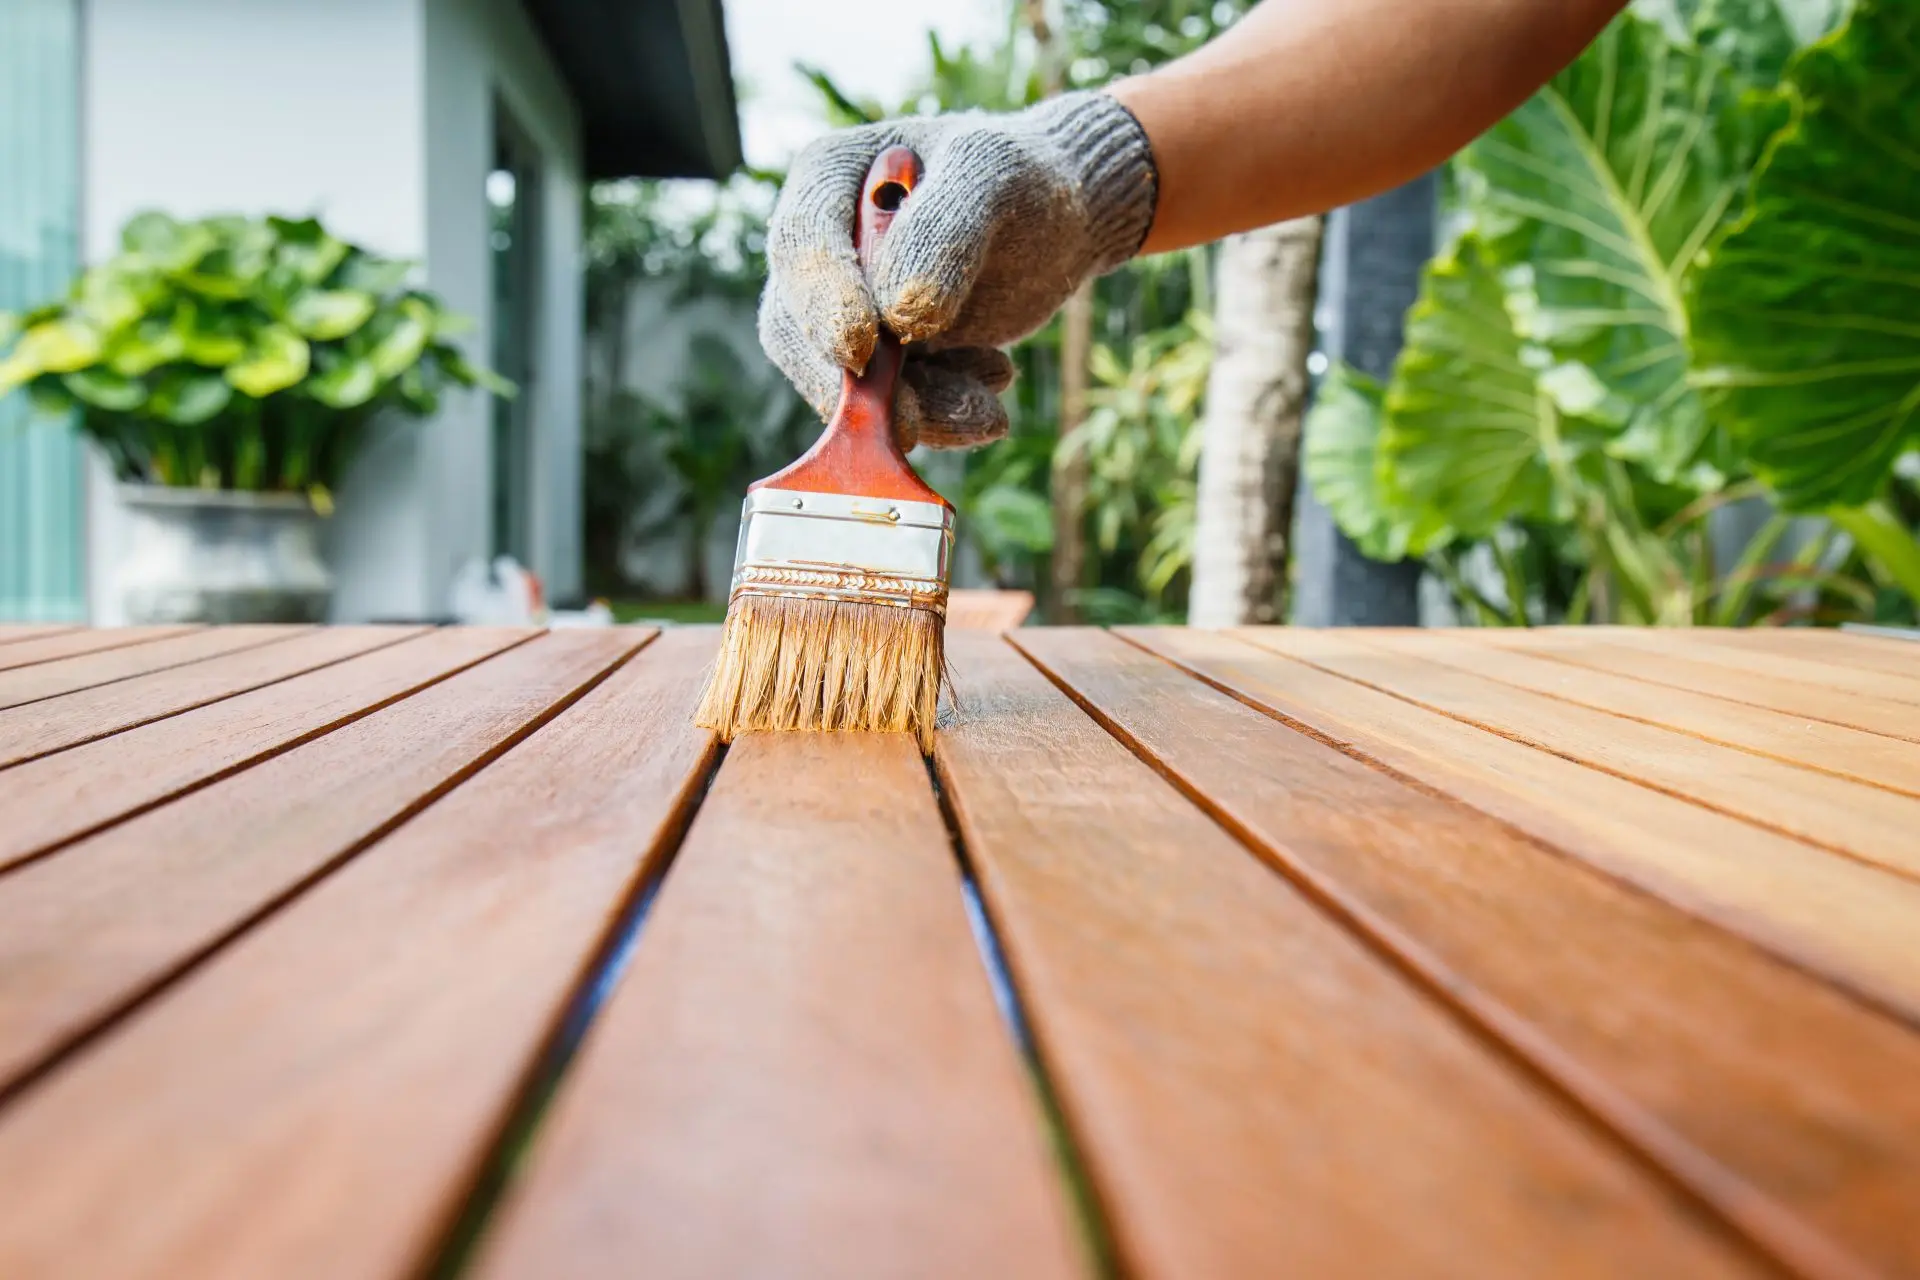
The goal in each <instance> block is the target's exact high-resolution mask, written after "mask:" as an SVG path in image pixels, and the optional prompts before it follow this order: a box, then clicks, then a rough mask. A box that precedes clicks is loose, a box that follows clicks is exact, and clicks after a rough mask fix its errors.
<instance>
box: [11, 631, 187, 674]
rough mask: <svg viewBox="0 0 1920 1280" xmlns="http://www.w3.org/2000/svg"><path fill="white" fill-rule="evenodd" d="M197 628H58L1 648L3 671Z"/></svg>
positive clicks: (141, 642) (137, 642)
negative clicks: (73, 629) (76, 629)
mask: <svg viewBox="0 0 1920 1280" xmlns="http://www.w3.org/2000/svg"><path fill="white" fill-rule="evenodd" d="M196 629H197V628H194V627H103V628H101V629H99V630H96V631H58V632H53V633H50V634H47V635H43V636H35V637H29V638H27V639H24V640H21V641H20V642H19V643H17V644H9V645H7V646H6V647H4V648H0V671H11V670H13V669H14V668H16V667H25V666H30V665H32V664H33V663H36V662H53V661H56V660H58V659H60V658H71V657H74V656H75V655H77V654H82V653H97V652H99V651H100V650H102V649H118V648H121V647H123V646H125V645H130V644H146V643H147V642H148V641H150V640H161V639H164V638H165V637H167V636H177V635H179V634H181V633H182V632H185V631H193V630H196Z"/></svg>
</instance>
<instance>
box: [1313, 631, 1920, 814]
mask: <svg viewBox="0 0 1920 1280" xmlns="http://www.w3.org/2000/svg"><path fill="white" fill-rule="evenodd" d="M1347 634H1348V635H1350V636H1352V637H1353V638H1354V640H1355V642H1356V643H1360V644H1365V645H1368V646H1371V647H1374V648H1379V649H1385V650H1387V651H1389V652H1400V653H1409V654H1413V655H1415V656H1417V657H1421V658H1426V659H1430V660H1432V661H1434V662H1439V663H1442V664H1444V665H1446V666H1449V667H1453V668H1456V669H1458V670H1461V671H1470V672H1472V673H1474V674H1475V675H1480V676H1485V677H1487V678H1489V679H1492V680H1496V681H1499V682H1500V683H1502V684H1510V685H1513V686H1515V687H1516V688H1521V689H1529V690H1532V691H1533V692H1535V693H1544V694H1547V695H1549V696H1550V697H1555V698H1562V699H1564V700H1566V701H1568V702H1573V703H1578V704H1579V705H1581V706H1585V707H1592V708H1594V709H1596V710H1599V711H1608V712H1611V713H1613V714H1614V715H1617V716H1625V717H1627V718H1628V719H1632V720H1638V721H1641V722H1642V723H1645V724H1651V725H1658V726H1662V727H1665V728H1669V729H1678V730H1681V731H1682V732H1685V733H1690V734H1693V735H1695V736H1696V737H1700V738H1705V739H1707V740H1708V741H1710V742H1718V743H1721V744H1722V745H1725V746H1731V747H1738V748H1740V749H1742V750H1745V751H1751V752H1754V753H1755V754H1758V755H1763V756H1770V757H1772V758H1773V759H1776V760H1780V761H1783V762H1785V763H1788V764H1794V765H1798V766H1800V767H1801V768H1806V769H1817V770H1819V771H1821V772H1823V773H1831V774H1834V775H1836V776H1838V777H1843V778H1849V779H1851V780H1853V781H1855V782H1867V783H1872V784H1874V785H1876V786H1882V787H1886V788H1888V789H1889V790H1893V791H1901V792H1904V793H1906V794H1907V795H1920V744H1917V743H1912V742H1906V741H1903V740H1901V739H1898V738H1889V737H1886V736H1885V735H1883V734H1878V733H1868V732H1866V731H1864V730H1861V729H1850V728H1847V727H1846V726H1844V725H1835V724H1828V723H1826V722H1825V721H1823V720H1808V719H1806V718H1805V717H1802V716H1790V715H1787V714H1785V713H1784V712H1779V711H1773V710H1769V709H1767V708H1764V707H1750V706H1746V705H1744V704H1742V703H1736V702H1727V701H1725V700H1723V699H1720V698H1710V697H1707V696H1706V695H1704V694H1698V693H1688V692H1686V691H1684V690H1680V689H1672V688H1667V687H1664V686H1661V685H1653V684H1647V683H1646V682H1644V681H1640V680H1634V679H1631V678H1629V677H1626V676H1616V675H1610V674H1608V673H1606V672H1603V671H1594V670H1591V669H1588V668H1583V667H1575V666H1571V665H1569V664H1567V663H1564V662H1551V661H1548V660H1547V659H1546V658H1543V657H1539V656H1536V655H1534V654H1531V653H1527V652H1524V651H1515V650H1513V649H1511V648H1495V647H1490V646H1488V645H1483V644H1478V643H1476V642H1475V640H1474V638H1473V636H1472V635H1470V634H1467V633H1462V632H1431V631H1430V632H1419V631H1400V632H1392V633H1381V634H1374V633H1370V632H1369V633H1364V634H1363V633H1358V632H1349V633H1347Z"/></svg>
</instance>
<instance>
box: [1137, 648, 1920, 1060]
mask: <svg viewBox="0 0 1920 1280" xmlns="http://www.w3.org/2000/svg"><path fill="white" fill-rule="evenodd" d="M1121 634H1123V635H1126V636H1128V637H1129V638H1131V639H1134V640H1136V641H1138V642H1139V643H1141V644H1143V645H1145V646H1147V647H1148V648H1151V649H1153V650H1155V651H1156V652H1159V653H1162V654H1165V655H1166V656H1168V657H1170V658H1172V659H1173V660H1175V661H1176V662H1179V663H1181V664H1182V665H1184V666H1186V667H1188V668H1190V669H1192V670H1195V671H1197V672H1199V673H1201V674H1202V675H1204V676H1206V677H1207V678H1208V679H1209V680H1213V681H1215V682H1217V683H1219V684H1220V685H1222V686H1223V687H1225V688H1227V689H1229V690H1231V691H1232V692H1233V693H1235V694H1236V695H1238V696H1240V697H1243V698H1246V699H1247V700H1249V701H1251V702H1253V703H1255V704H1257V705H1259V706H1262V707H1266V708H1268V709H1270V710H1272V711H1273V712H1275V713H1276V714H1278V715H1281V716H1283V717H1285V718H1286V719H1287V720H1289V721H1291V722H1293V723H1295V724H1299V725H1302V726H1304V727H1305V728H1306V729H1308V730H1309V731H1310V732H1312V733H1314V734H1317V735H1320V736H1322V737H1324V738H1326V739H1327V740H1328V741H1331V742H1333V743H1335V744H1337V745H1340V746H1342V747H1343V748H1346V749H1350V750H1352V751H1355V752H1357V753H1359V754H1361V755H1363V756H1365V757H1367V758H1369V759H1371V760H1375V761H1378V762H1380V763H1381V764H1384V765H1385V766H1387V767H1388V768H1391V769H1394V770H1396V771H1398V772H1399V773H1401V774H1403V775H1405V776H1408V777H1411V778H1414V779H1417V780H1419V781H1420V782H1422V783H1424V784H1425V785H1428V786H1431V787H1434V788H1436V789H1438V790H1440V791H1443V792H1446V793H1447V794H1449V795H1453V796H1457V797H1459V798H1460V799H1462V800H1464V801H1466V802H1467V803H1468V804H1471V805H1472V806H1474V807H1475V808H1477V809H1481V810H1483V811H1484V812H1486V813H1489V814H1491V815H1493V816H1494V817H1496V818H1498V819H1500V820H1501V821H1503V822H1506V823H1509V824H1511V825H1512V826H1514V827H1516V828H1518V829H1519V830H1521V831H1523V832H1526V833H1527V834H1529V835H1531V836H1533V837H1535V838H1537V839H1539V840H1541V841H1542V842H1544V843H1545V844H1547V845H1550V846H1553V847H1555V848H1557V849H1560V850H1563V851H1564V852H1566V853H1567V854H1568V855H1570V856H1573V857H1576V858H1579V859H1580V860H1582V861H1584V862H1586V863H1588V864H1590V865H1592V866H1594V867H1597V868H1599V869H1600V870H1603V871H1605V872H1607V873H1608V874H1610V875H1613V876H1615V877H1617V878H1618V879H1620V880H1623V881H1625V882H1626V883H1628V884H1631V885H1634V886H1636V887H1638V888H1640V889H1642V890H1645V891H1646V892H1648V893H1651V894H1653V895H1655V896H1657V897H1659V898H1661V899H1663V900H1665V901H1667V902H1670V903H1673V904H1674V905H1676V906H1679V907H1681V908H1682V909H1684V910H1687V911H1690V912H1692V913H1694V914H1696V915H1698V916H1700V917H1701V918H1703V919H1706V920H1709V921H1711V922H1713V923H1715V924H1717V925H1719V926H1721V927H1723V928H1726V929H1729V930H1731V931H1733V932H1736V933H1739V934H1742V935H1744V936H1745V937H1747V938H1750V939H1751V940H1753V941H1754V942H1755V943H1757V944H1758V945H1760V946H1762V947H1764V948H1766V949H1767V950H1769V951H1772V952H1773V953H1774V954H1776V955H1778V956H1780V957H1782V958H1783V959H1786V960H1788V961H1790V962H1793V963H1796V964H1799V965H1801V966H1802V967H1804V968H1807V969H1809V970H1811V971H1813V972H1815V973H1818V974H1821V975H1824V976H1825V977H1827V978H1828V979H1829V980H1831V981H1833V982H1834V983H1836V984H1837V985H1839V986H1842V987H1844V988H1846V989H1847V990H1849V991H1852V992H1855V993H1857V994H1859V995H1861V996H1863V997H1864V998H1866V999H1868V1000H1870V1001H1873V1002H1875V1003H1878V1004H1880V1005H1882V1006H1884V1007H1886V1008H1889V1009H1892V1010H1895V1011H1898V1012H1900V1013H1901V1014H1903V1015H1904V1016H1905V1017H1906V1018H1908V1019H1910V1020H1911V1021H1912V1022H1914V1023H1915V1024H1916V1025H1920V951H1916V949H1915V948H1914V945H1913V939H1914V938H1915V937H1916V936H1920V885H1916V884H1915V883H1914V882H1913V881H1911V880H1907V879H1904V878H1902V877H1899V876H1895V875H1892V874H1890V873H1887V872H1884V871H1880V870H1877V869H1875V868H1873V867H1869V866H1867V865H1865V864H1863V863H1859V862H1855V861H1852V860H1851V859H1847V858H1839V857H1835V856H1834V855H1832V854H1830V853H1827V852H1825V851H1824V850H1821V849H1816V848H1814V847H1812V846H1810V845H1807V844H1804V843H1802V842H1800V841H1797V840H1793V839H1791V838H1789V837H1786V836H1781V835H1777V834H1775V833H1773V832H1770V831H1767V830H1764V829H1762V828H1759V827H1755V826H1752V825H1750V824H1748V823H1744V822H1741V821H1739V820H1737V819H1734V818H1729V817H1726V816H1725V815H1723V814H1719V813H1715V812H1713V811H1712V810H1709V809H1702V808H1700V807H1699V806H1697V805H1693V804H1690V803H1688V802H1686V801H1683V800H1676V799H1674V798H1672V797H1671V796H1667V795H1665V794H1663V793H1661V792H1658V791H1651V790H1648V789H1647V788H1645V787H1642V786H1639V785H1637V784H1635V783H1631V782H1626V781H1624V780H1622V779H1619V778H1616V777H1614V776H1613V775H1611V774H1607V773H1602V772H1600V771H1598V770H1596V769H1590V768H1587V767H1586V766H1584V765H1579V764H1575V763H1573V762H1571V761H1568V760H1564V759H1562V758H1560V757H1559V756H1554V755H1549V754H1548V753H1546V752H1544V751H1538V750H1535V749H1534V748H1532V747H1528V746H1523V745H1521V744H1520V743H1517V742H1514V741H1512V740H1510V739H1507V738H1502V737H1499V736H1498V735H1496V734H1491V733H1487V732H1485V731H1484V730H1481V729H1478V728H1475V727H1473V726H1472V725H1468V724H1465V723H1462V722H1461V721H1459V720H1455V719H1453V718H1451V717H1448V716H1444V715H1441V714H1439V713H1437V712H1432V711H1426V710H1423V709H1422V708H1419V707H1416V706H1413V705H1411V704H1409V703H1406V702H1403V701H1401V700H1400V699H1398V698H1394V697H1390V696H1388V695H1387V694H1383V693H1379V692H1377V691H1375V690H1372V689H1369V688H1367V687H1366V686H1364V685H1360V684H1356V683H1354V682H1352V681H1349V680H1345V679H1343V678H1341V677H1339V676H1334V675H1329V674H1328V673H1326V672H1324V671H1321V670H1319V669H1318V668H1316V667H1311V666H1307V665H1305V664H1303V663H1299V662H1295V661H1293V660H1290V659H1287V658H1283V657H1281V656H1280V655H1278V654H1275V653H1272V652H1270V651H1268V650H1263V649H1259V648H1257V647H1254V646H1252V645H1249V644H1246V643H1243V642H1242V641H1240V640H1237V639H1234V638H1232V637H1230V636H1227V635H1223V634H1219V633H1208V632H1197V631H1196V632H1189V631H1180V630H1176V629H1172V628H1166V629H1155V628H1144V629H1133V628H1127V629H1123V631H1122V633H1121ZM1836 920H1844V921H1846V922H1847V925H1846V928H1844V929H1836V928H1834V922H1835V921H1836Z"/></svg>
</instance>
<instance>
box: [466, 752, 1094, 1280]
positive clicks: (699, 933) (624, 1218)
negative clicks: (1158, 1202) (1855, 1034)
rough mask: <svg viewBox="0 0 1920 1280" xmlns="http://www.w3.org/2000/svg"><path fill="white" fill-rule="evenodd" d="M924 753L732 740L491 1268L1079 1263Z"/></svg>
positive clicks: (777, 1271) (984, 1270)
mask: <svg viewBox="0 0 1920 1280" xmlns="http://www.w3.org/2000/svg"><path fill="white" fill-rule="evenodd" d="M1070 1221H1071V1220H1070V1219H1069V1217H1068V1215H1067V1212H1066V1204H1065V1203H1064V1197H1063V1195H1062V1193H1061V1187H1060V1184H1059V1181H1058V1179H1057V1177H1056V1175H1055V1170H1054V1166H1053V1160H1052V1154H1051V1152H1050V1151H1049V1150H1048V1146H1047V1140H1046V1136H1045V1128H1044V1125H1043V1120H1042V1115H1041V1112H1040V1108H1039V1107H1038V1105H1037V1104H1036V1100H1035V1098H1034V1096H1033V1094H1032V1092H1031V1091H1030V1089H1029V1088H1028V1086H1027V1083H1026V1080H1025V1078H1024V1075H1023V1071H1022V1067H1021V1064H1020V1061H1019V1058H1018V1056H1017V1053H1016V1051H1015V1049H1014V1046H1013V1043H1012V1041H1011V1040H1010V1038H1009V1036H1008V1033H1007V1032H1006V1031H1005V1030H1004V1029H1003V1027H1002V1024H1001V1022H1000V1018H999V1015H998V1013H997V1012H996V1011H995V1008H994V1001H993V993H992V990H991V988H990V987H989V985H988V982H987V977H986V971H985V970H984V968H983V967H982V965H981V961H980V957H979V955H978V953H977V952H976V950H975V947H974V942H973V939H972V936H971V934H970V931H969V928H968V925H967V920H966V913H965V909H964V906H963V900H962V895H961V880H960V874H959V869H958V867H957V865H956V863H955V861H954V855H953V849H952V846H951V844H950V842H949V838H948V835H947V830H946V827H945V825H944V824H943V823H942V820H941V817H940V813H939V809H938V807H937V805H936V804H935V801H934V797H933V790H932V787H931V786H930V785H929V782H928V778H927V772H926V768H925V766H924V765H923V764H922V763H921V760H920V756H919V753H918V752H916V751H915V750H914V748H913V743H912V741H911V740H910V739H908V738H906V737H904V736H900V735H892V736H883V735H873V736H858V735H833V736H816V735H800V734H782V735H775V736H767V735H753V736H749V737H747V738H744V739H742V740H741V741H740V742H738V743H737V744H735V746H734V747H733V749H732V751H731V752H730V753H729V754H728V756H727V760H726V763H725V765H723V766H722V768H721V770H720V774H719V777H718V778H717V779H716V781H715V783H714V787H713V790H712V792H711V793H710V794H709V795H708V797H707V800H706V802H705V803H704V804H703V805H702V806H701V809H700V815H699V817H698V818H697V819H696V820H695V822H694V825H693V829H692V830H691V831H690V832H689V833H688V836H687V842H686V845H685V847H684V848H683V849H682V850H681V852H680V855H679V857H677V858H676V859H675V860H674V864H673V870H672V871H671V873H670V874H669V875H668V877H667V880H666V883H665V885H664V886H663V887H662V889H661V891H660V896H659V897H658V899H656V901H655V903H654V905H653V908H652V911H651V913H650V915H649V916H648V919H647V923H646V928H645V931H644V932H643V933H642V934H641V939H640V943H639V946H638V948H637V949H636V951H635V954H634V958H633V963H632V966H631V967H630V969H629V970H628V972H627V975H626V977H625V978H624V979H623V980H622V983H621V986H620V988H619V990H618V991H617V992H616V993H615V994H614V996H613V998H612V1000H611V1002H610V1003H609V1005H608V1007H607V1008H606V1009H605V1010H604V1011H603V1012H602V1014H601V1016H600V1018H599V1020H598V1021H597V1022H596V1024H595V1026H594V1030H593V1034H592V1036H591V1037H590V1038H589V1040H588V1042H587V1046H586V1048H585V1050H584V1051H583V1053H582V1057H581V1061H580V1062H579V1063H577V1064H576V1066H575V1069H574V1071H573V1073H572V1074H571V1076H570V1077H569V1079H568V1081H567V1083H566V1084H565V1085H564V1086H563V1089H562V1093H561V1095H560V1097H559V1099H558V1100H557V1102H556V1103H555V1106H554V1110H553V1112H552V1113H551V1114H550V1115H549V1117H548V1119H547V1121H546V1123H545V1125H544V1126H543V1128H542V1131H541V1133H540V1135H539V1139H538V1144H537V1146H536V1147H535V1149H534V1151H533V1153H532V1155H531V1156H530V1157H529V1159H528V1167H527V1170H526V1172H525V1174H524V1180H523V1182H522V1184H521V1187H520V1189H519V1191H518V1193H517V1194H516V1195H515V1197H514V1199H513V1200H511V1201H510V1202H509V1203H508V1204H507V1205H505V1206H503V1208H502V1211H501V1214H500V1217H499V1218H498V1219H496V1228H495V1233H494V1237H493V1239H492V1240H491V1241H490V1242H489V1244H488V1246H487V1252H486V1254H485V1255H484V1260H483V1261H482V1262H481V1264H480V1265H479V1266H478V1267H477V1268H476V1273H477V1274H478V1275H479V1276H482V1277H488V1278H490V1280H504V1278H506V1277H529V1278H544V1277H547V1276H552V1275H555V1274H558V1273H564V1274H565V1275H567V1276H570V1277H573V1278H574V1280H587V1278H589V1277H601V1276H604V1277H609V1278H610V1280H611V1278H613V1277H626V1276H632V1275H641V1274H644V1275H646V1276H648V1277H652V1278H657V1280H667V1278H668V1277H689V1278H694V1277H707V1276H752V1275H763V1276H772V1275H778V1276H782V1277H788V1278H790V1280H802V1278H804V1277H822V1278H828V1277H832V1278H837V1277H842V1276H904V1275H926V1276H998V1275H1017V1276H1033V1277H1060V1278H1062V1280H1064V1278H1065V1277H1069V1276H1076V1275H1079V1274H1081V1268H1080V1266H1079V1262H1078V1259H1077V1257H1076V1250H1075V1243H1074V1237H1073V1231H1072V1228H1071V1225H1070Z"/></svg>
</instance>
